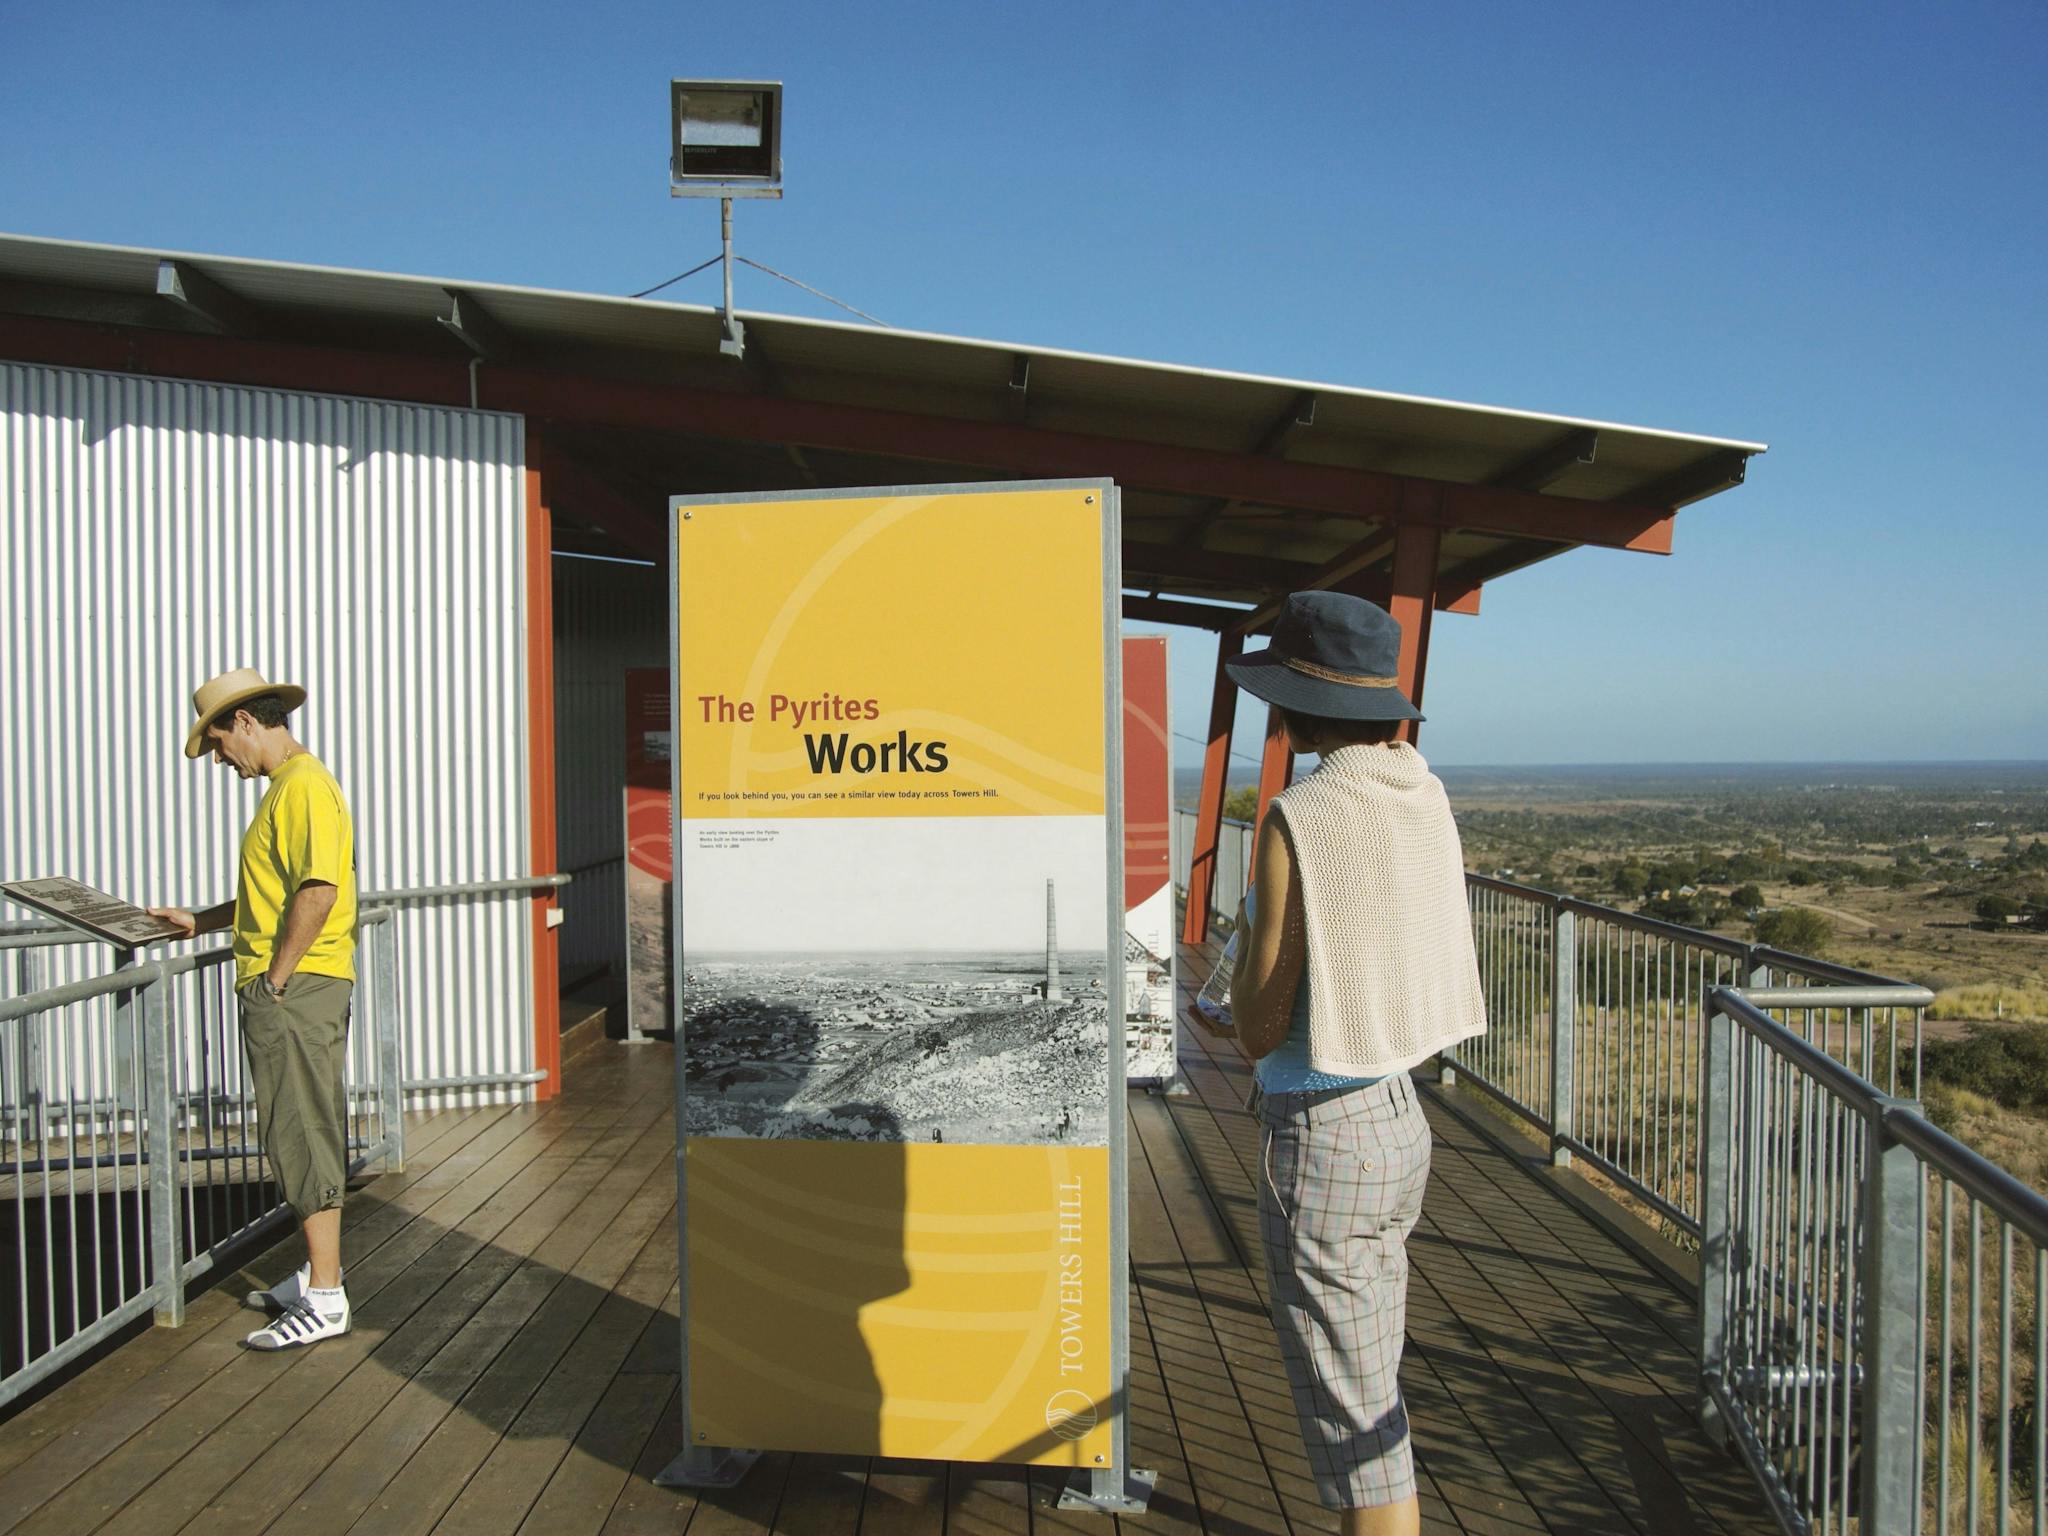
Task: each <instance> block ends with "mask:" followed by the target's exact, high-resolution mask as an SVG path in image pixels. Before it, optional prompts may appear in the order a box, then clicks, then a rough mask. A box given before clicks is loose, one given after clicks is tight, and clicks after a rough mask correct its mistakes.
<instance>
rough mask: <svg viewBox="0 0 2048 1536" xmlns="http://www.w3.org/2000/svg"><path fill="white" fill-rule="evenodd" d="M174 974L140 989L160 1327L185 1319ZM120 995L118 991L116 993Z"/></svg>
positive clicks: (153, 1267)
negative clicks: (171, 997) (170, 1002)
mask: <svg viewBox="0 0 2048 1536" xmlns="http://www.w3.org/2000/svg"><path fill="white" fill-rule="evenodd" d="M169 990H170V978H169V977H168V976H165V975H164V974H163V973H162V972H161V971H159V972H158V973H157V975H156V977H155V979H154V980H152V981H151V982H150V983H149V985H147V986H146V987H144V988H142V997H141V1000H140V1001H141V1005H142V1074H141V1077H142V1103H141V1106H140V1110H139V1112H140V1114H141V1115H142V1117H143V1123H142V1125H141V1127H140V1129H141V1132H142V1142H143V1147H144V1149H145V1155H146V1156H147V1158H148V1159H149V1263H150V1273H151V1278H152V1281H153V1285H154V1289H155V1291H156V1321H157V1326H158V1327H159V1328H178V1327H182V1326H183V1325H184V1322H185V1250H184V1244H183V1242H182V1240H181V1232H180V1225H181V1224H180V1222H179V1216H180V1215H181V1214H182V1213H181V1212H180V1210H179V1208H178V1126H177V1120H176V1115H177V1102H178V1083H177V1063H176V1060H175V1059H174V1056H173V1053H172V1050H171V1015H170V1009H169V1008H168V1007H167V1006H166V999H167V994H168V992H169ZM117 995H119V994H117Z"/></svg>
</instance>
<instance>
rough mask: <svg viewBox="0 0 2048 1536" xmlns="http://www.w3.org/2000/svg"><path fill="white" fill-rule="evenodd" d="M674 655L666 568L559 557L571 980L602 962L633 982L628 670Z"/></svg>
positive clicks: (562, 824) (560, 790) (559, 736)
mask: <svg viewBox="0 0 2048 1536" xmlns="http://www.w3.org/2000/svg"><path fill="white" fill-rule="evenodd" d="M667 658H668V585H667V582H666V580H665V578H664V576H663V573H662V572H661V571H660V570H658V569H657V568H655V567H653V566H647V565H629V564H626V563H624V562H622V561H615V560H578V559H573V558H561V557H557V558H556V560H555V783H556V794H555V803H556V829H555V839H556V855H557V857H558V858H559V859H560V860H561V864H562V868H564V869H566V870H570V871H573V872H576V880H575V883H574V884H573V885H571V886H570V887H569V888H568V889H567V890H565V891H563V892H562V909H563V912H564V913H565V917H564V919H563V926H562V930H561V942H562V979H563V982H564V983H565V984H567V983H570V982H573V981H574V980H575V979H576V978H578V977H579V976H582V975H584V974H586V973H589V972H592V971H594V970H596V969H597V968H598V967H600V966H602V967H605V968H607V969H609V971H610V973H611V984H612V987H613V989H614V990H615V991H617V990H620V989H623V988H624V986H625V980H626V905H625V903H626V877H625V863H624V859H623V857H622V855H623V851H624V848H625V820H626V809H625V785H626V693H625V671H626V668H628V667H659V666H664V665H666V664H667Z"/></svg>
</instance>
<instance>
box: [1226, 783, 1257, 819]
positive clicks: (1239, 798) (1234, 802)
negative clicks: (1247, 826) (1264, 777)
mask: <svg viewBox="0 0 2048 1536" xmlns="http://www.w3.org/2000/svg"><path fill="white" fill-rule="evenodd" d="M1223 819H1224V820H1225V821H1257V820H1258V819H1259V789H1258V786H1257V785H1256V784H1240V785H1239V786H1238V787H1237V788H1236V789H1233V790H1232V791H1231V792H1230V793H1229V794H1227V795H1225V796H1224V797H1223Z"/></svg>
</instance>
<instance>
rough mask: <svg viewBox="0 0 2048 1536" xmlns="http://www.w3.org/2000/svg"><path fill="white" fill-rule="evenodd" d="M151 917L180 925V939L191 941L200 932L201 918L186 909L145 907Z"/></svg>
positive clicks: (144, 909)
mask: <svg viewBox="0 0 2048 1536" xmlns="http://www.w3.org/2000/svg"><path fill="white" fill-rule="evenodd" d="M142 910H143V911H145V912H147V913H148V914H149V915H150V916H151V917H160V918H162V919H163V920H164V921H165V922H167V923H176V924H177V925H178V937H179V938H181V939H189V938H191V937H192V936H193V935H194V934H196V933H198V932H199V917H198V915H197V914H196V913H194V912H192V911H190V910H189V909H187V908H185V907H144V908H143V909H142Z"/></svg>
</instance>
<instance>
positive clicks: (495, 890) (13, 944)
mask: <svg viewBox="0 0 2048 1536" xmlns="http://www.w3.org/2000/svg"><path fill="white" fill-rule="evenodd" d="M617 862H618V859H617V858H612V859H604V860H600V861H599V862H598V863H596V864H592V865H586V866H585V867H584V869H580V870H577V869H572V870H564V871H561V872H558V873H556V874H552V875H520V876H517V877H515V878H513V879H509V880H471V881H466V882H460V883H457V884H454V885H414V886H403V887H398V888H395V889H392V890H388V891H365V892H363V893H362V895H361V896H360V897H359V898H358V899H359V901H360V903H361V905H362V906H364V907H371V906H380V907H390V906H403V905H406V904H408V903H413V902H422V901H449V900H457V899H460V898H462V897H467V896H508V895H515V894H529V893H539V892H541V891H551V890H559V889H560V888H562V887H563V886H566V885H569V884H571V883H572V882H573V881H574V880H575V878H576V876H577V875H578V874H581V873H584V872H585V870H588V869H598V868H602V867H603V865H605V864H607V863H613V864H615V863H617ZM106 942H107V941H106V940H105V939H96V938H94V937H93V936H92V935H91V934H89V933H80V932H79V931H78V930H77V929H76V928H72V927H69V926H68V925H66V924H64V923H60V922H57V921H56V920H55V919H52V918H37V919H33V920H28V921H21V922H8V923H0V950H8V949H36V948H42V947H45V946H49V945H57V944H104V943H106Z"/></svg>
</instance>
